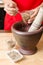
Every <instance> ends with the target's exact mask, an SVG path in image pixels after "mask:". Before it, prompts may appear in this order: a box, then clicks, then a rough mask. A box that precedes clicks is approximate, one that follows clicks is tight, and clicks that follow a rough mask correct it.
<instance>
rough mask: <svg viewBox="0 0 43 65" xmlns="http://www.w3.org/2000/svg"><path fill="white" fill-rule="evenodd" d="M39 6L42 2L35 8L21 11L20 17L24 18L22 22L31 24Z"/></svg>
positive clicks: (42, 5)
mask: <svg viewBox="0 0 43 65" xmlns="http://www.w3.org/2000/svg"><path fill="white" fill-rule="evenodd" d="M40 7H43V3H42V4H41V5H40V6H38V7H36V8H35V9H32V10H28V11H25V12H23V13H22V17H23V19H24V22H27V23H28V24H31V23H32V22H33V21H34V19H35V17H36V16H37V14H38V12H39V9H40Z"/></svg>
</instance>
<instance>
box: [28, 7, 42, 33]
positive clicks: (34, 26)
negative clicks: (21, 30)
mask: <svg viewBox="0 0 43 65" xmlns="http://www.w3.org/2000/svg"><path fill="white" fill-rule="evenodd" d="M42 21H43V7H41V8H40V9H39V12H38V14H37V16H36V18H35V20H34V21H33V23H32V24H31V26H30V28H29V30H28V32H33V31H35V30H37V29H38V28H39V27H40V26H41V24H42Z"/></svg>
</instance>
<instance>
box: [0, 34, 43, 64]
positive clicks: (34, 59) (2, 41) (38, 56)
mask: <svg viewBox="0 0 43 65" xmlns="http://www.w3.org/2000/svg"><path fill="white" fill-rule="evenodd" d="M11 39H14V38H13V35H12V33H0V65H43V35H42V37H41V39H40V41H39V43H38V45H37V48H38V51H37V53H35V54H34V55H24V59H23V60H21V61H19V62H17V63H12V62H11V61H10V60H9V59H8V57H7V56H6V52H7V51H8V50H11V48H9V46H8V43H7V41H8V40H11ZM14 40H15V39H14ZM14 48H15V47H14Z"/></svg>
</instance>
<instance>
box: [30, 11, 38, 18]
mask: <svg viewBox="0 0 43 65" xmlns="http://www.w3.org/2000/svg"><path fill="white" fill-rule="evenodd" d="M37 14H38V10H36V11H34V13H33V14H32V15H31V16H30V18H33V17H35V16H36V15H37Z"/></svg>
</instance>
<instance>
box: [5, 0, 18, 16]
mask: <svg viewBox="0 0 43 65" xmlns="http://www.w3.org/2000/svg"><path fill="white" fill-rule="evenodd" d="M4 10H5V11H6V12H7V13H8V14H9V15H11V16H13V15H16V14H17V11H18V8H17V4H16V3H15V2H13V1H10V2H8V3H6V4H5V5H4Z"/></svg>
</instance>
